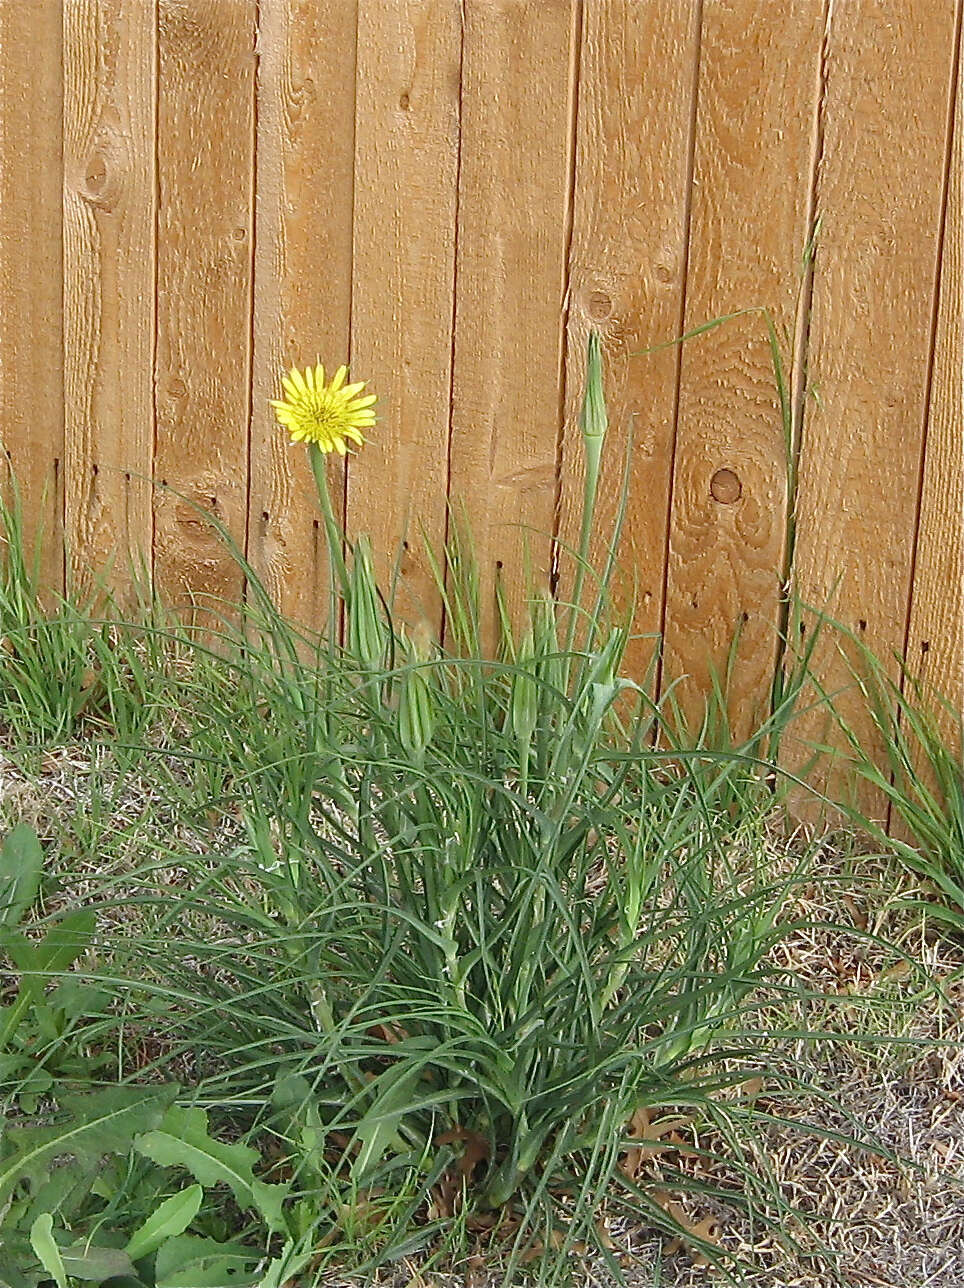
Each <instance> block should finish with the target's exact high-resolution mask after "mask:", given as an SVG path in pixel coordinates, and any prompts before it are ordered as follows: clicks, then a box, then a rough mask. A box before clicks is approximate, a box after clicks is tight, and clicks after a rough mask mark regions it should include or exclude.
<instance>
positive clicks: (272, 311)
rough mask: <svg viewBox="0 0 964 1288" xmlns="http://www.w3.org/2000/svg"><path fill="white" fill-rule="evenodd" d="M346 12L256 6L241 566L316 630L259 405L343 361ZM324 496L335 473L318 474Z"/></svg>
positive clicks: (321, 561) (319, 592) (351, 64)
mask: <svg viewBox="0 0 964 1288" xmlns="http://www.w3.org/2000/svg"><path fill="white" fill-rule="evenodd" d="M356 10H357V3H356V0H267V2H265V0H262V5H261V28H260V37H259V48H260V51H261V62H260V71H259V76H258V113H257V116H258V143H257V167H258V173H257V185H256V187H257V247H256V252H255V274H254V293H255V307H254V320H255V331H254V369H253V379H252V387H253V400H252V421H251V491H250V509H249V520H248V557H249V559H250V560H251V563H252V564H253V566H254V567H255V569H256V570H257V572H258V574H259V576H260V577H261V578H262V580H263V582H264V584H265V586H266V588H267V589H268V591H269V592H270V593H271V595H272V598H273V599H274V601H275V603H277V604H278V606H279V607H280V608H281V609H282V611H283V612H285V613H286V614H288V615H289V616H290V617H293V618H294V619H295V620H297V621H299V622H301V623H303V624H305V625H308V626H312V627H319V626H320V625H321V624H322V622H323V620H324V617H325V615H326V610H327V604H328V582H327V575H326V574H327V562H326V557H325V550H324V530H323V528H322V526H321V523H320V516H319V511H318V501H317V497H316V494H315V485H314V480H313V478H312V475H311V470H310V468H309V465H308V457H307V453H306V452H305V450H304V448H300V447H292V446H291V445H290V444H289V442H288V439H287V436H286V435H285V434H283V433H282V431H281V430H280V429H279V427H278V425H277V423H276V422H275V418H274V415H273V413H272V412H271V409H270V407H269V406H268V399H269V398H272V397H278V396H279V395H280V373H281V371H282V370H283V369H287V368H289V367H291V366H293V365H294V366H299V367H305V366H307V365H308V363H310V362H311V363H313V362H319V361H320V362H323V363H324V364H325V366H326V368H330V369H333V368H335V367H337V366H338V364H339V363H341V362H347V361H348V356H349V326H350V317H351V255H352V245H351V242H352V184H353V169H354V115H355V30H356ZM329 469H330V472H331V485H332V490H333V492H334V493H335V494H336V495H337V496H342V497H343V495H344V472H343V469H342V467H341V465H340V463H338V462H331V463H330V466H329Z"/></svg>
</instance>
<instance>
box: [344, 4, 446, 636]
mask: <svg viewBox="0 0 964 1288" xmlns="http://www.w3.org/2000/svg"><path fill="white" fill-rule="evenodd" d="M460 52H461V24H460V20H459V9H458V6H456V5H448V4H441V5H440V4H438V3H436V2H435V0H362V4H361V7H360V12H359V27H358V109H357V115H356V124H355V131H356V133H355V139H356V142H355V219H354V224H355V232H354V258H353V283H354V285H353V298H352V342H351V356H352V375H353V377H354V378H355V379H359V380H361V379H365V380H370V381H371V382H372V389H373V390H375V391H376V392H379V393H380V394H381V396H382V401H381V405H380V406H379V408H378V426H377V429H376V431H375V433H374V434H373V436H372V438H373V441H372V443H371V444H370V446H368V447H366V448H365V449H364V451H362V452H360V453H359V454H358V455H357V456H356V457H353V458H352V459H351V460H350V462H349V465H348V529H349V532H350V533H351V532H358V531H368V532H370V533H371V535H372V540H373V546H374V550H375V552H376V559H377V568H378V572H379V573H380V575H381V577H382V580H383V584H385V585H387V584H388V574H389V573H390V571H391V568H392V563H393V561H394V559H395V555H396V551H397V550H398V549H399V546H400V543H401V542H403V541H404V543H405V544H404V547H403V548H402V550H401V557H400V559H399V565H398V573H399V576H398V584H397V588H396V599H395V612H396V615H397V616H399V617H400V618H401V619H402V620H406V619H407V620H413V619H414V620H416V621H417V620H420V619H423V618H424V619H427V621H428V622H430V623H431V624H432V626H433V627H434V628H435V629H436V630H438V629H440V627H441V606H440V601H439V596H438V593H437V591H436V589H435V585H434V578H433V576H432V573H431V569H430V566H429V563H428V561H427V559H426V558H425V555H424V553H423V532H424V536H425V538H426V539H427V540H428V541H429V542H430V543H431V545H432V546H433V548H434V549H435V550H436V551H438V552H439V554H440V555H441V547H442V544H443V542H444V539H445V523H446V492H447V487H448V432H449V410H448V409H449V392H450V387H451V365H452V292H453V289H454V285H453V274H454V257H455V210H456V184H457V176H458V147H459V142H458V137H459V88H460V86H459V76H460Z"/></svg>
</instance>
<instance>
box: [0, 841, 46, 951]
mask: <svg viewBox="0 0 964 1288" xmlns="http://www.w3.org/2000/svg"><path fill="white" fill-rule="evenodd" d="M43 865H44V855H43V850H42V849H41V847H40V842H39V841H38V840H37V833H36V832H35V831H34V830H33V828H32V827H29V826H28V825H27V824H26V823H20V824H18V826H17V827H15V828H14V829H13V831H12V832H8V833H7V835H6V836H5V837H4V840H3V844H2V845H0V926H6V927H8V928H12V927H13V926H16V925H17V924H18V922H19V921H20V919H21V918H22V917H23V915H24V913H25V912H26V911H27V909H28V908H29V907H30V906H31V904H32V903H33V902H34V900H35V899H36V898H37V895H38V894H39V893H40V875H41V873H42V872H43Z"/></svg>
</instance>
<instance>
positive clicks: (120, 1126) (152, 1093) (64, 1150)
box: [0, 1085, 178, 1202]
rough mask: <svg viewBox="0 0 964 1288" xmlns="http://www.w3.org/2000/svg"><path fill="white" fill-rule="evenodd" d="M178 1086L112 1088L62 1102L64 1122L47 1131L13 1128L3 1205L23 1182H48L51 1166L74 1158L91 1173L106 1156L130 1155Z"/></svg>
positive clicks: (0, 1190)
mask: <svg viewBox="0 0 964 1288" xmlns="http://www.w3.org/2000/svg"><path fill="white" fill-rule="evenodd" d="M177 1091H178V1088H177V1086H173V1085H172V1086H167V1087H151V1088H150V1089H147V1088H140V1087H107V1088H105V1089H104V1090H101V1091H91V1092H87V1093H85V1094H83V1095H74V1096H67V1095H65V1096H62V1097H61V1098H60V1108H61V1114H60V1117H59V1121H58V1122H56V1123H54V1124H52V1125H51V1126H45V1127H10V1128H8V1129H7V1133H6V1138H5V1144H6V1146H7V1148H8V1149H10V1148H11V1147H12V1153H9V1154H8V1155H7V1157H5V1158H4V1160H3V1162H2V1163H0V1202H2V1200H3V1199H4V1198H6V1196H7V1195H8V1194H9V1193H10V1192H11V1191H12V1190H13V1189H14V1187H15V1186H16V1185H17V1184H18V1183H19V1182H20V1181H21V1180H23V1179H25V1178H27V1177H29V1178H31V1179H32V1180H33V1181H34V1182H35V1183H37V1182H39V1180H41V1179H43V1178H44V1177H45V1176H46V1174H47V1171H48V1170H49V1168H50V1165H51V1163H52V1162H53V1161H54V1160H55V1159H58V1158H64V1157H72V1158H75V1159H76V1160H77V1162H78V1163H79V1164H80V1166H81V1167H84V1168H86V1169H87V1170H88V1171H89V1172H94V1171H96V1169H97V1167H98V1165H99V1163H100V1160H101V1159H102V1158H103V1157H104V1155H105V1154H118V1153H120V1154H126V1153H127V1152H128V1151H129V1150H130V1148H131V1146H132V1144H133V1142H134V1137H135V1136H137V1135H138V1134H140V1133H142V1132H144V1131H149V1130H151V1129H152V1128H153V1127H155V1126H157V1125H158V1124H159V1123H160V1122H161V1120H162V1118H163V1116H164V1111H165V1110H166V1109H167V1107H168V1106H169V1105H170V1103H171V1101H172V1100H173V1099H174V1097H175V1096H176V1095H177Z"/></svg>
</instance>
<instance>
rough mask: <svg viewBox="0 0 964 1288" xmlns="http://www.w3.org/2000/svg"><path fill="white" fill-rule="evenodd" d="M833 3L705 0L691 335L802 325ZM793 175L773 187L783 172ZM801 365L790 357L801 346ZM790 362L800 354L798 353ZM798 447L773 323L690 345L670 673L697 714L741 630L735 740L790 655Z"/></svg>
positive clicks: (669, 625) (732, 699)
mask: <svg viewBox="0 0 964 1288" xmlns="http://www.w3.org/2000/svg"><path fill="white" fill-rule="evenodd" d="M822 18H823V15H822V12H821V6H820V5H819V4H815V3H814V2H813V0H794V2H793V3H790V4H787V5H786V6H785V7H784V9H783V11H782V13H781V17H780V21H779V22H778V23H774V22H773V10H772V5H770V4H769V3H768V0H756V2H755V3H746V4H740V5H733V4H724V3H722V2H721V0H708V2H707V3H706V4H705V5H704V9H703V32H702V40H701V64H700V78H699V87H698V109H697V126H696V129H697V134H696V156H695V160H694V173H693V197H692V201H693V209H692V218H691V231H690V252H689V264H688V273H687V285H686V317H685V329H686V330H691V329H693V328H695V327H697V326H699V325H700V324H702V323H703V322H705V321H708V320H709V319H711V318H714V317H718V316H720V315H723V314H728V313H732V312H735V311H737V310H739V309H742V308H753V307H759V306H764V307H766V308H767V309H769V310H770V312H771V313H772V315H773V317H774V320H775V322H776V325H777V328H778V330H779V331H780V332H781V334H782V333H783V332H784V331H785V330H790V329H792V326H793V321H794V314H795V309H796V298H797V290H798V284H799V279H798V275H797V268H798V265H799V263H800V260H801V255H802V251H803V247H804V244H805V242H806V239H807V235H808V228H807V212H808V208H809V196H810V192H811V188H812V174H813V161H814V156H813V150H814V137H815V130H814V120H815V116H816V111H817V101H818V95H819V70H820V54H821V40H822V35H823V21H822ZM776 176H779V181H778V182H775V177H776ZM788 358H789V355H788ZM788 366H789V362H788ZM786 518H787V454H786V444H785V438H784V433H783V429H782V426H781V419H780V411H779V401H778V396H777V388H776V383H775V379H774V371H773V365H772V361H771V354H770V346H769V342H768V338H767V332H766V326H765V322H764V319H763V318H762V316H760V315H759V314H752V315H750V316H747V317H743V318H739V319H737V320H735V321H732V322H729V323H726V324H724V325H721V326H719V327H717V328H716V329H715V330H712V331H709V332H707V333H706V334H704V335H702V336H700V337H699V338H697V339H694V340H691V341H688V342H686V344H685V345H684V347H683V352H682V356H681V363H680V394H679V417H678V428H677V441H676V455H675V463H674V477H673V493H672V508H671V514H670V544H669V560H668V568H667V591H666V625H665V663H664V681H670V682H672V681H673V680H676V679H678V678H679V677H680V676H686V677H687V679H686V681H685V682H684V683H683V684H682V685H681V686H680V687H679V688H678V689H677V695H678V697H679V699H680V702H681V705H682V708H683V711H684V714H685V716H686V717H687V719H688V721H689V722H690V723H697V724H698V723H699V721H700V720H701V719H702V716H703V710H704V702H705V699H706V696H707V693H708V692H709V688H710V676H711V674H712V670H713V669H715V670H716V672H717V673H718V674H719V675H721V676H722V675H723V674H724V672H725V670H726V667H727V662H728V657H729V653H730V648H731V644H732V641H733V638H734V631H736V630H737V629H739V631H740V640H739V649H738V652H737V653H736V655H735V657H734V659H733V666H732V672H731V674H730V678H729V687H728V705H729V714H730V719H731V722H732V724H733V727H734V732H735V734H736V735H737V736H739V735H740V734H745V733H747V732H749V728H750V726H751V725H753V724H754V722H756V721H757V720H759V718H760V717H761V715H763V714H764V708H765V704H766V700H767V698H768V696H769V688H770V683H771V680H772V675H773V666H774V662H775V659H776V656H777V644H778V633H777V631H778V625H779V603H780V584H781V575H780V572H781V566H782V561H783V551H784V541H785V536H786Z"/></svg>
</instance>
